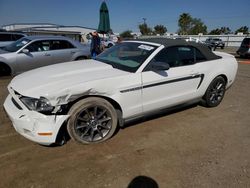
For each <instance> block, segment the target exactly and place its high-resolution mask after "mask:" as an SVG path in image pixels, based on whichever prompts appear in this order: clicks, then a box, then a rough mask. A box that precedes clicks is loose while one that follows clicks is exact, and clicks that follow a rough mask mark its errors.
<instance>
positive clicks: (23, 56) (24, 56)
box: [16, 40, 53, 72]
mask: <svg viewBox="0 0 250 188" xmlns="http://www.w3.org/2000/svg"><path fill="white" fill-rule="evenodd" d="M49 46H50V41H49V40H40V41H35V42H33V43H31V44H29V45H28V46H27V47H25V49H27V50H28V51H29V52H28V53H24V52H22V51H20V52H19V53H18V54H17V58H16V64H17V66H18V70H20V72H24V71H28V70H31V69H35V68H38V67H41V66H45V65H49V64H50V63H52V62H53V59H52V56H51V53H50V51H49Z"/></svg>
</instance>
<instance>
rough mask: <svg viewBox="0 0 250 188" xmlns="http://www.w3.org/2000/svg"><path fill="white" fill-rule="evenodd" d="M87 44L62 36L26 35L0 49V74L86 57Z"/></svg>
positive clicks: (16, 72)
mask: <svg viewBox="0 0 250 188" xmlns="http://www.w3.org/2000/svg"><path fill="white" fill-rule="evenodd" d="M89 56H90V47H89V45H83V44H81V43H79V42H77V41H73V40H71V39H69V38H66V37H62V36H28V37H23V38H21V39H19V40H18V41H16V42H14V43H12V44H10V45H8V46H6V47H4V48H2V49H1V50H0V75H15V74H18V73H21V72H24V71H28V70H31V69H34V68H38V67H41V66H46V65H51V64H56V63H62V62H67V61H74V60H80V59H86V58H88V57H89Z"/></svg>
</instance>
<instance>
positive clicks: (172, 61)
mask: <svg viewBox="0 0 250 188" xmlns="http://www.w3.org/2000/svg"><path fill="white" fill-rule="evenodd" d="M157 62H165V63H168V64H169V67H176V66H178V63H179V57H178V48H177V47H170V48H165V49H163V50H162V51H160V52H159V53H158V54H157V55H156V56H155V57H154V59H153V62H152V63H157Z"/></svg>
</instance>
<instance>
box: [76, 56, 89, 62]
mask: <svg viewBox="0 0 250 188" xmlns="http://www.w3.org/2000/svg"><path fill="white" fill-rule="evenodd" d="M82 58H83V59H88V56H87V55H79V56H77V57H76V58H74V61H77V60H82Z"/></svg>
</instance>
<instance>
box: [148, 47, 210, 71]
mask: <svg viewBox="0 0 250 188" xmlns="http://www.w3.org/2000/svg"><path fill="white" fill-rule="evenodd" d="M205 60H206V57H205V56H204V55H203V54H202V53H201V52H200V51H199V50H198V49H196V48H194V47H192V46H174V47H169V48H165V49H163V50H162V51H160V52H159V53H158V54H157V55H156V56H155V57H154V58H153V60H152V61H151V62H150V64H149V65H148V66H147V67H146V68H145V71H148V70H150V67H151V65H152V64H156V63H157V62H161V63H162V62H165V63H168V64H169V67H170V68H171V67H180V66H186V65H192V64H194V63H196V62H200V61H205Z"/></svg>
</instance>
